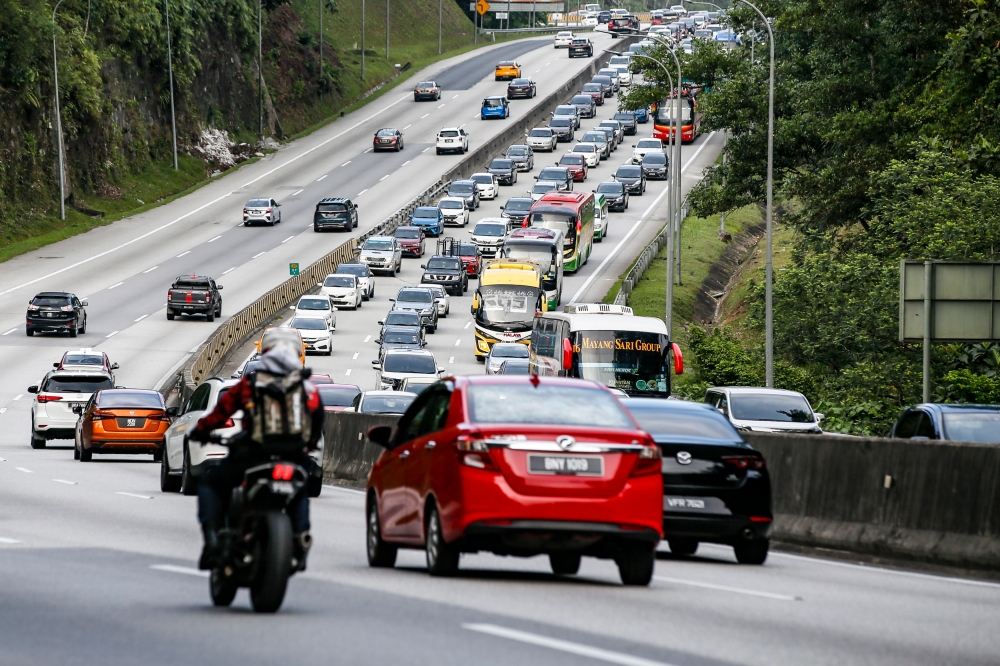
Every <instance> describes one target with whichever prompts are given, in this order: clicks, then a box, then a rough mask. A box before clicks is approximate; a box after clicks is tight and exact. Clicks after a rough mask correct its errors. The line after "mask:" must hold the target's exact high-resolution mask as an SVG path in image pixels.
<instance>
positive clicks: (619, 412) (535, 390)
mask: <svg viewBox="0 0 1000 666" xmlns="http://www.w3.org/2000/svg"><path fill="white" fill-rule="evenodd" d="M468 396H469V397H468V400H469V417H470V419H471V420H472V421H473V422H476V423H532V424H539V425H570V426H587V427H594V428H628V429H632V428H635V425H633V423H632V419H630V418H629V416H628V414H627V413H626V412H625V410H624V409H623V408H622V406H621V404H620V403H619V402H618V400H617V399H616V398H615V397H614V396H613V395H611V393H609V392H607V391H604V390H601V389H598V388H584V387H582V386H566V385H554V384H548V385H547V384H545V383H544V382H543V383H540V384H538V385H537V386H536V385H534V384H532V383H529V382H527V381H526V382H525V383H523V384H520V383H519V384H478V385H473V386H470V387H469V389H468Z"/></svg>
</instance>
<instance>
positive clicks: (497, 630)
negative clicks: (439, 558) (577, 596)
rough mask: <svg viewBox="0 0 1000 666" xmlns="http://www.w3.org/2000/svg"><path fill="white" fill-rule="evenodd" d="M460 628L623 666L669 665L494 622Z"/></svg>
mask: <svg viewBox="0 0 1000 666" xmlns="http://www.w3.org/2000/svg"><path fill="white" fill-rule="evenodd" d="M462 628H463V629H468V630H469V631H478V632H479V633H482V634H489V635H491V636H498V637H500V638H506V639H508V640H512V641H518V642H520V643H528V644H530V645H538V646H540V647H546V648H549V649H550V650H557V651H559V652H567V653H569V654H575V655H579V656H581V657H589V658H590V659H596V660H597V661H605V662H608V663H610V664H623V665H624V666H670V664H667V662H664V661H653V660H652V659H644V658H642V657H633V656H632V655H630V654H625V653H624V652H614V651H612V650H605V649H603V648H598V647H593V646H590V645H584V644H582V643H572V642H570V641H563V640H559V639H558V638H549V637H548V636H541V635H539V634H530V633H528V632H527V631H518V630H517V629H508V628H507V627H500V626H497V625H495V624H463V625H462Z"/></svg>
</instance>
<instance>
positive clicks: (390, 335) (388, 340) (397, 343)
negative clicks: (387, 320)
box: [378, 326, 427, 358]
mask: <svg viewBox="0 0 1000 666" xmlns="http://www.w3.org/2000/svg"><path fill="white" fill-rule="evenodd" d="M426 344H427V343H426V342H424V340H423V338H422V337H421V335H420V330H419V329H417V328H414V327H413V326H386V327H385V328H384V329H382V338H381V341H380V343H379V350H378V355H379V357H380V358H381V356H382V354H384V353H385V352H386V351H388V350H390V349H423V348H424V346H425V345H426Z"/></svg>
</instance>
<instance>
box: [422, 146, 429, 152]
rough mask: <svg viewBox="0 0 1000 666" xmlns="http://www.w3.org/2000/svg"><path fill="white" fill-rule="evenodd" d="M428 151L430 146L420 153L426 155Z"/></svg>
mask: <svg viewBox="0 0 1000 666" xmlns="http://www.w3.org/2000/svg"><path fill="white" fill-rule="evenodd" d="M428 150H430V146H428V147H427V148H424V149H423V150H421V151H420V153H421V154H423V153H426V152H427V151H428Z"/></svg>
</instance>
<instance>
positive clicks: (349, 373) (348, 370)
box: [345, 368, 351, 377]
mask: <svg viewBox="0 0 1000 666" xmlns="http://www.w3.org/2000/svg"><path fill="white" fill-rule="evenodd" d="M345 374H346V376H348V377H350V376H351V369H350V368H348V369H347V372H346V373H345Z"/></svg>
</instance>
